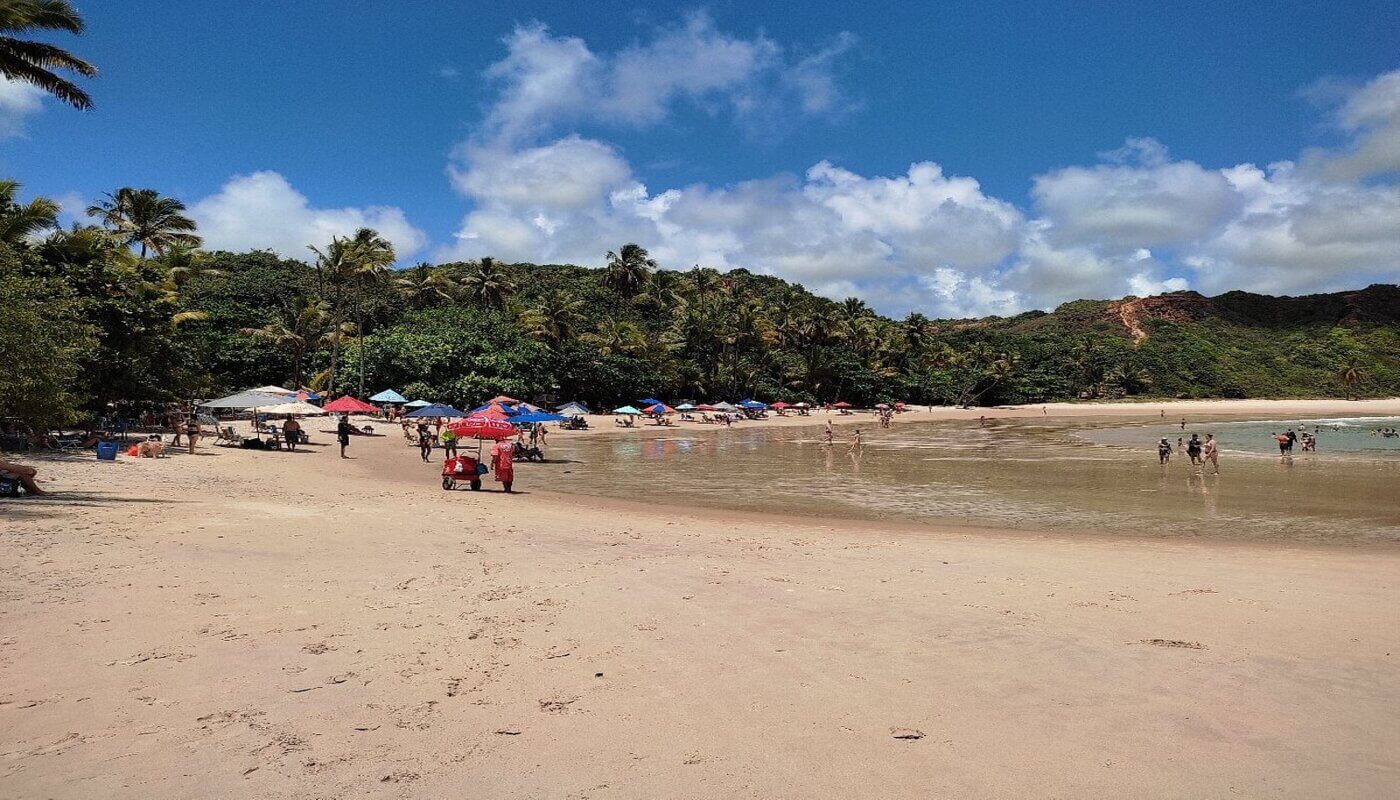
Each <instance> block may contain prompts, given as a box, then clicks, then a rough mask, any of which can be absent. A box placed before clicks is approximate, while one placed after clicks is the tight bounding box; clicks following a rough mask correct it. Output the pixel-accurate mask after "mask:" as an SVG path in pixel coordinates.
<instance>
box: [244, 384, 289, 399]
mask: <svg viewBox="0 0 1400 800" xmlns="http://www.w3.org/2000/svg"><path fill="white" fill-rule="evenodd" d="M248 391H250V392H266V393H267V394H280V395H282V396H284V397H285V396H286V395H289V394H296V392H294V391H292V390H291V389H283V388H282V387H281V386H259V387H258V388H256V389H249V390H248Z"/></svg>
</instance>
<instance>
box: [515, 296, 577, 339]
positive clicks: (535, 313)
mask: <svg viewBox="0 0 1400 800" xmlns="http://www.w3.org/2000/svg"><path fill="white" fill-rule="evenodd" d="M582 308H583V301H582V300H579V299H578V298H576V297H574V296H573V295H571V294H569V293H568V292H566V291H564V290H563V289H555V290H554V291H552V292H550V293H549V294H547V295H545V296H544V297H543V298H542V299H541V300H540V303H539V305H537V306H535V307H534V308H532V309H530V310H529V311H527V312H525V314H524V316H523V319H522V321H523V322H524V323H525V326H526V330H527V331H528V332H529V334H530V336H531V337H533V338H535V339H538V340H540V341H544V342H549V343H550V345H551V346H553V347H558V346H559V345H561V344H563V343H564V342H566V341H568V340H570V339H572V338H574V336H576V335H577V332H578V330H577V326H578V323H579V322H580V321H581V320H582V319H583V316H582V314H580V313H579V312H580V310H581V309H582Z"/></svg>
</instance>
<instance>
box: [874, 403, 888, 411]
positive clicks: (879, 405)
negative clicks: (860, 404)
mask: <svg viewBox="0 0 1400 800" xmlns="http://www.w3.org/2000/svg"><path fill="white" fill-rule="evenodd" d="M875 407H876V408H878V409H880V410H881V411H884V410H886V409H888V408H889V407H890V404H889V403H876V404H875Z"/></svg>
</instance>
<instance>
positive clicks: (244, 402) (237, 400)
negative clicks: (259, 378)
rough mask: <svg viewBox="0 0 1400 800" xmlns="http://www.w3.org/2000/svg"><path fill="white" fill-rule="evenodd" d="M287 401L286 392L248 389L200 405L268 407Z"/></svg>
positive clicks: (211, 406)
mask: <svg viewBox="0 0 1400 800" xmlns="http://www.w3.org/2000/svg"><path fill="white" fill-rule="evenodd" d="M285 402H287V395H286V394H272V393H270V392H254V391H247V392H239V393H237V394H231V395H229V396H228V397H220V398H219V399H218V400H208V401H205V402H203V403H200V404H199V405H201V406H203V407H204V408H266V407H267V406H276V405H281V404H283V403H285Z"/></svg>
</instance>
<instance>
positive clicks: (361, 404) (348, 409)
mask: <svg viewBox="0 0 1400 800" xmlns="http://www.w3.org/2000/svg"><path fill="white" fill-rule="evenodd" d="M321 408H322V410H324V411H335V412H343V413H349V414H355V413H358V414H373V413H375V412H377V411H379V409H378V408H375V407H374V406H372V405H370V404H369V403H366V402H365V401H363V400H361V399H359V398H356V397H351V396H350V395H348V394H347V395H344V396H343V397H337V398H336V399H334V400H332V401H330V402H329V403H326V404H325V405H324V406H321Z"/></svg>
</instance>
